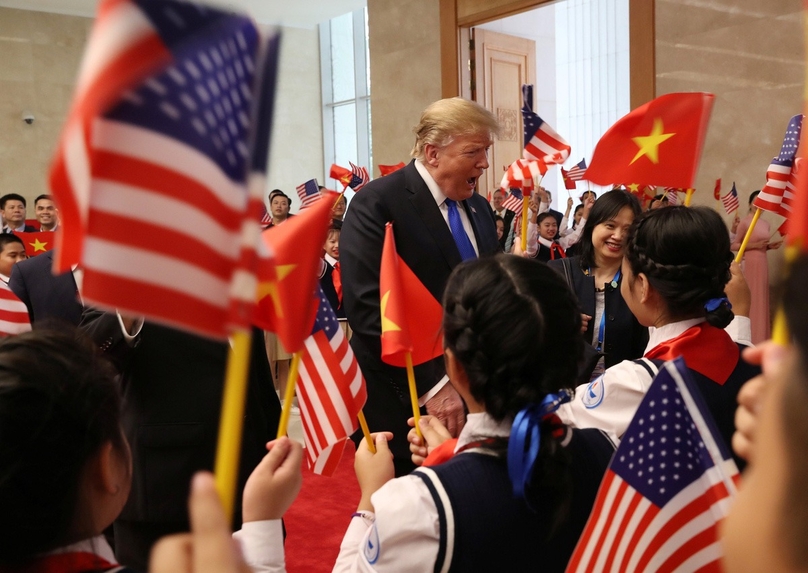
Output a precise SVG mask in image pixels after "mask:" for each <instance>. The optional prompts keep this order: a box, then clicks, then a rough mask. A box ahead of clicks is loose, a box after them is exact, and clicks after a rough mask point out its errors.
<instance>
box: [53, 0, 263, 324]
mask: <svg viewBox="0 0 808 573" xmlns="http://www.w3.org/2000/svg"><path fill="white" fill-rule="evenodd" d="M277 48H278V35H277V33H276V32H272V33H270V34H268V35H262V33H261V32H259V30H258V28H256V26H255V24H254V23H253V21H252V19H251V18H249V17H246V16H243V15H239V14H234V13H232V12H226V11H221V10H217V9H213V8H209V7H205V8H204V9H200V7H199V6H198V5H194V4H192V3H186V2H178V1H172V0H159V1H157V0H152V1H146V0H103V1H102V3H101V4H100V6H99V10H98V17H97V19H96V21H95V24H94V27H93V31H92V33H91V36H90V40H89V42H88V45H87V49H86V52H85V56H84V59H83V62H82V67H81V70H80V73H79V78H78V81H77V87H76V91H75V94H74V99H73V103H72V106H71V109H70V112H69V114H68V119H67V121H66V124H65V127H64V130H63V132H62V135H61V138H60V141H59V144H58V148H57V152H56V155H55V159H54V162H53V165H52V167H51V173H50V186H51V190H52V192H53V195H54V199H55V201H56V203H57V205H58V206H59V209H60V213H61V223H60V225H59V229H58V230H57V236H56V242H57V245H56V246H57V249H56V255H55V257H54V268H55V270H57V271H66V270H69V269H70V268H71V266H72V265H75V264H81V266H82V268H83V269H84V279H83V290H82V296H83V298H84V299H85V301H86V302H89V303H92V304H95V305H97V306H100V307H104V308H118V309H120V310H121V311H122V312H128V313H131V314H141V315H146V316H149V317H151V318H153V319H155V320H158V321H161V322H164V323H168V324H172V325H175V326H179V327H181V328H187V329H190V330H193V331H195V332H199V333H201V334H206V335H209V336H214V337H224V336H226V334H227V332H229V331H230V329H232V328H246V326H247V321H248V319H249V314H250V309H248V308H247V307H249V306H251V305H252V304H253V301H254V298H255V285H256V280H255V274H254V270H255V269H254V264H255V257H256V250H257V249H258V248H259V233H260V226H259V217H260V206H261V191H262V190H263V185H262V182H263V180H264V172H265V167H266V161H265V160H264V159H262V158H261V157H260V156H261V155H262V154H264V155H268V146H269V141H268V140H269V135H268V134H269V131H270V129H271V125H270V124H271V116H272V114H271V111H272V104H273V102H274V97H273V93H274V91H273V90H274V84H275V79H274V78H275V71H276V67H277V54H278V51H277ZM249 264H252V267H250V266H249Z"/></svg>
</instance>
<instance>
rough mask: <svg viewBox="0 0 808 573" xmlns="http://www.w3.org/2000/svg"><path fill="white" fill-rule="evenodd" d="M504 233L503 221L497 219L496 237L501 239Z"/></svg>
mask: <svg viewBox="0 0 808 573" xmlns="http://www.w3.org/2000/svg"><path fill="white" fill-rule="evenodd" d="M504 234H505V221H497V239H501V238H502V235H504Z"/></svg>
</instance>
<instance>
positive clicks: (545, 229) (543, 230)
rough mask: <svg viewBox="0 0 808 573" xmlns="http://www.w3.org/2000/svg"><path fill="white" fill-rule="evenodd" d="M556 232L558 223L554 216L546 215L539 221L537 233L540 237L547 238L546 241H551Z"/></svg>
mask: <svg viewBox="0 0 808 573" xmlns="http://www.w3.org/2000/svg"><path fill="white" fill-rule="evenodd" d="M556 233H558V223H557V222H556V220H555V217H546V218H545V219H544V220H542V222H541V223H539V235H540V236H541V238H542V239H547V240H548V241H552V240H553V237H555V236H556Z"/></svg>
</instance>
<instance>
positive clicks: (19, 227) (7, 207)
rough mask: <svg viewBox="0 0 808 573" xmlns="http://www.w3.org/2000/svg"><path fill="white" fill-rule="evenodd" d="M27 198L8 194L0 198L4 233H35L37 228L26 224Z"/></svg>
mask: <svg viewBox="0 0 808 573" xmlns="http://www.w3.org/2000/svg"><path fill="white" fill-rule="evenodd" d="M25 208H26V203H25V197H23V196H22V195H18V194H17V193H7V194H6V195H3V196H2V197H0V213H2V215H3V223H4V225H3V232H4V233H13V232H14V231H17V232H21V233H34V232H36V228H35V227H32V226H31V225H26V224H25Z"/></svg>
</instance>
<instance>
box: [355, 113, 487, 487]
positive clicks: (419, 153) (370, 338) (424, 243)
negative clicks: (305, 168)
mask: <svg viewBox="0 0 808 573" xmlns="http://www.w3.org/2000/svg"><path fill="white" fill-rule="evenodd" d="M498 130H499V126H498V124H497V120H496V118H495V117H494V116H493V114H491V113H490V112H489V111H488V110H486V109H485V108H483V107H481V106H480V105H478V104H476V103H474V102H470V101H467V100H463V99H461V98H450V99H443V100H439V101H437V102H435V103H433V104H432V105H430V106H429V107H428V108H427V109H426V110H425V111H424V112H423V114H422V115H421V121H420V123H419V124H418V126H416V128H415V136H416V141H415V147H414V148H413V151H412V155H413V157H414V158H415V159H414V160H413V161H412V162H411V163H410V164H409V165H407V166H406V167H404V168H403V169H400V170H398V171H396V172H394V173H392V174H390V175H387V176H385V177H381V178H379V179H375V180H373V181H371V182H370V183H368V184H367V185H366V186H365V187H364V188H363V189H362V192H361V193H357V194H356V195H355V196H354V198H353V199H352V201H351V204H350V207H349V208H348V212H347V213H346V215H345V221H344V223H343V227H342V234H341V236H340V266H341V267H342V284H343V293H344V295H343V296H344V299H343V301H344V306H345V314H346V315H347V317H348V322H349V323H350V325H351V328H352V329H353V338H352V339H351V347H352V348H353V350H354V353H355V354H356V357H357V360H358V361H359V365H360V367H361V368H362V373H363V374H364V376H365V380H366V381H367V385H368V402H367V405H366V406H365V409H364V412H365V416H366V418H367V420H368V425H369V426H370V429H371V431H381V430H389V431H392V432H393V435H394V437H393V441H392V442H391V444H390V446H391V450H392V451H393V454H394V456H395V462H396V473H397V474H398V475H401V474H404V473H407V472H409V471H410V470H411V469H412V468H413V467H414V466H413V465H412V462H411V460H410V453H409V446H408V443H407V431H408V427H407V423H406V422H407V418H409V417H410V416H412V410H411V408H410V406H409V404H410V402H409V397H408V396H409V394H408V390H407V375H406V370H405V369H404V368H398V367H394V366H390V365H387V364H384V363H383V362H382V360H381V341H380V336H381V318H380V311H379V270H380V265H381V254H382V246H383V243H384V234H385V225H386V223H388V222H390V221H392V222H393V231H394V234H395V239H396V249H397V251H398V254H399V256H400V257H401V258H402V259H403V260H404V262H405V263H406V264H407V265H408V266H409V267H410V268H411V269H412V271H413V272H414V273H415V275H416V276H417V277H418V278H419V280H420V281H421V282H422V283H423V284H424V286H425V287H426V288H427V289H428V290H429V292H431V293H432V295H433V296H434V297H435V298H436V299H437V300H438V301H440V300H441V299H442V297H443V290H444V288H445V286H446V281H447V279H448V278H449V275H450V274H451V272H452V269H454V267H455V266H457V265H458V264H460V262H461V261H462V260H466V259H469V258H475V257H478V256H483V255H487V254H493V253H495V252H496V251H497V249H498V241H497V234H496V227H495V225H494V214H493V212H492V211H491V208H490V206H489V205H488V203H487V201H486V200H485V199H484V198H483V197H481V196H480V195H478V194H477V193H476V192H475V189H476V186H477V180H478V179H479V177H480V176H481V175H482V174H483V172H484V171H485V169H487V168H488V149H489V147H490V146H491V142H492V138H493V136H494V135H495V134H496V133H497V132H498ZM415 378H416V384H417V387H418V394H419V398H420V400H419V401H420V403H421V405H422V406H425V407H426V411H427V413H429V414H432V415H435V416H437V417H438V418H440V419H441V420H442V421H443V422H444V424H445V425H446V426H447V427H448V429H449V431H450V432H452V434H453V435H457V434H458V433H459V431H460V429H461V428H462V426H463V424H464V422H465V412H464V405H463V401H462V400H461V398H460V396H459V395H458V394H457V392H456V391H455V390H454V388H452V386H451V384H449V383H448V378H447V377H446V375H445V368H444V365H443V357H442V356H439V357H437V358H435V359H433V360H431V361H429V362H427V363H424V364H421V365H420V366H416V367H415Z"/></svg>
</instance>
